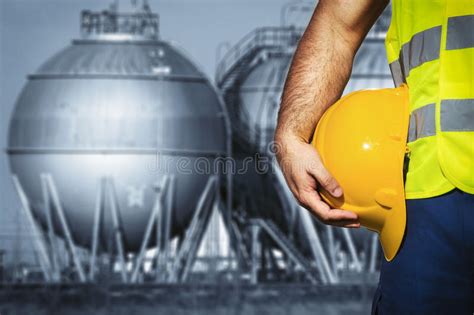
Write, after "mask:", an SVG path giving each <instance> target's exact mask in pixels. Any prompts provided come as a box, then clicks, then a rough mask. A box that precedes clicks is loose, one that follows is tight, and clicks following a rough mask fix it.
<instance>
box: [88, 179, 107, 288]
mask: <svg viewBox="0 0 474 315" xmlns="http://www.w3.org/2000/svg"><path fill="white" fill-rule="evenodd" d="M104 186H105V178H101V179H100V180H99V191H98V192H97V199H96V202H95V211H94V225H93V226H92V247H91V258H90V263H89V280H90V281H94V278H95V261H96V257H97V249H98V245H99V229H100V218H101V216H102V198H103V196H102V195H103V193H104Z"/></svg>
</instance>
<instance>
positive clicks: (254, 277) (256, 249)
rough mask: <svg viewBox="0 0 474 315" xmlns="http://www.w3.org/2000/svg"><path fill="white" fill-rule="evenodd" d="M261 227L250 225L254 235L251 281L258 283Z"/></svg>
mask: <svg viewBox="0 0 474 315" xmlns="http://www.w3.org/2000/svg"><path fill="white" fill-rule="evenodd" d="M260 229H261V227H260V226H259V225H258V224H255V223H254V224H252V225H251V226H250V233H251V235H252V247H251V253H252V269H251V274H250V283H252V284H257V283H258V271H259V270H260V267H261V266H260V254H261V252H262V247H261V243H260Z"/></svg>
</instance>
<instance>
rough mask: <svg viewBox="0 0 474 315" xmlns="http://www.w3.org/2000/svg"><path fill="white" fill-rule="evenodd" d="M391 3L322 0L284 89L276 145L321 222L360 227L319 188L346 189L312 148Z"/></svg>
mask: <svg viewBox="0 0 474 315" xmlns="http://www.w3.org/2000/svg"><path fill="white" fill-rule="evenodd" d="M387 3H388V0H353V1H350V0H321V1H319V3H318V5H317V7H316V10H315V11H314V14H313V16H312V18H311V21H310V23H309V25H308V27H307V29H306V31H305V33H304V35H303V37H302V39H301V41H300V43H299V45H298V48H297V50H296V53H295V56H294V58H293V62H292V64H291V67H290V70H289V74H288V77H287V80H286V83H285V89H284V91H283V96H282V102H281V106H280V113H279V116H278V125H277V130H276V133H275V141H276V143H277V144H278V146H279V151H278V152H277V159H278V162H279V164H280V166H281V168H282V171H283V174H284V175H285V179H286V181H287V183H288V186H289V187H290V189H291V191H292V192H293V194H294V195H295V197H296V199H297V200H298V201H299V203H300V204H301V205H302V206H303V207H305V208H306V209H308V210H310V211H311V212H312V213H313V214H314V215H315V216H316V217H317V218H318V219H319V220H320V221H321V222H323V223H325V224H331V225H336V226H343V227H350V228H358V227H359V226H360V223H359V221H358V218H357V215H356V214H355V213H353V212H350V211H345V210H341V209H331V208H330V207H329V205H327V204H326V203H325V202H324V201H322V199H321V197H320V195H319V194H318V192H317V190H318V188H319V189H321V188H322V189H325V190H327V191H328V192H330V193H331V194H332V195H333V196H335V197H340V196H341V195H342V194H343V191H342V188H341V187H340V186H339V184H338V183H337V181H336V180H335V179H334V178H333V177H332V175H331V174H330V173H329V172H328V171H327V170H326V168H325V167H324V165H323V164H322V162H321V159H320V156H319V154H318V152H317V151H316V149H315V148H314V147H313V146H312V145H311V144H310V141H311V138H312V135H313V133H314V130H315V128H316V125H317V123H318V121H319V119H320V118H321V116H322V115H323V113H324V112H325V111H326V110H327V109H328V108H329V107H330V106H331V105H332V104H334V103H335V102H336V101H337V100H338V99H339V98H340V97H341V95H342V92H343V90H344V87H345V86H346V84H347V82H348V80H349V77H350V74H351V70H352V63H353V60H354V56H355V54H356V52H357V50H358V49H359V47H360V45H361V43H362V41H363V39H364V38H365V36H366V35H367V33H368V31H369V30H370V28H371V27H372V25H373V24H374V23H375V21H376V20H377V18H378V17H379V16H380V14H381V13H382V11H383V9H384V8H385V7H386V5H387Z"/></svg>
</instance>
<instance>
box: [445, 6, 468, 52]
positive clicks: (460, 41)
mask: <svg viewBox="0 0 474 315" xmlns="http://www.w3.org/2000/svg"><path fill="white" fill-rule="evenodd" d="M470 47H474V15H463V16H455V17H451V18H449V19H448V34H447V37H446V50H453V49H463V48H470Z"/></svg>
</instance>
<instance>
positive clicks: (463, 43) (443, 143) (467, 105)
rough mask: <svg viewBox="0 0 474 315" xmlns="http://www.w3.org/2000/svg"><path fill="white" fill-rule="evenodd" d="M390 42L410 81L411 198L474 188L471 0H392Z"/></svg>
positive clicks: (402, 76)
mask: <svg viewBox="0 0 474 315" xmlns="http://www.w3.org/2000/svg"><path fill="white" fill-rule="evenodd" d="M385 44H386V49H387V56H388V61H389V65H390V69H391V71H392V76H393V78H394V81H395V84H396V85H397V86H398V85H399V84H401V83H403V82H405V83H407V84H408V86H409V95H410V127H409V135H408V148H409V156H410V159H409V165H408V173H407V176H406V183H405V191H406V197H407V198H408V199H417V198H428V197H433V196H437V195H441V194H444V193H446V192H448V191H450V190H452V189H453V188H455V187H457V188H459V189H461V190H463V191H465V192H467V193H471V194H474V78H473V73H474V0H416V1H415V0H393V1H392V22H391V25H390V27H389V30H388V33H387V38H386V42H385ZM381 106H383V104H381Z"/></svg>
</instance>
